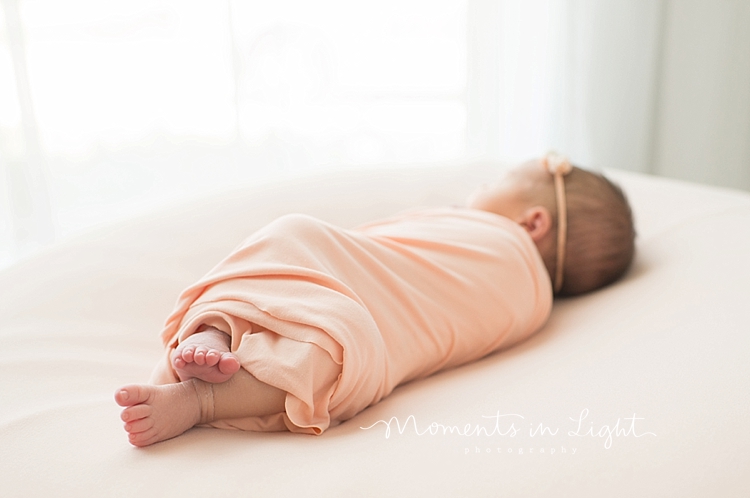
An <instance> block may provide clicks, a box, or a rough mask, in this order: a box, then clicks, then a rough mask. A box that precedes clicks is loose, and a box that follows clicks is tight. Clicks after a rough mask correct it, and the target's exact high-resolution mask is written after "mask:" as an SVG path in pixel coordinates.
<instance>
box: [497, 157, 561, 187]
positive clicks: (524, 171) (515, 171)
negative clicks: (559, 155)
mask: <svg viewBox="0 0 750 498" xmlns="http://www.w3.org/2000/svg"><path fill="white" fill-rule="evenodd" d="M505 177H506V178H509V179H513V180H528V181H530V182H534V183H536V182H538V181H542V182H546V181H547V180H549V179H550V177H551V175H550V174H549V172H548V171H547V170H546V168H545V166H544V163H543V162H542V161H541V160H539V159H531V160H529V161H525V162H523V163H520V164H518V165H516V166H514V167H512V168H510V169H509V170H508V171H507V172H506V174H505Z"/></svg>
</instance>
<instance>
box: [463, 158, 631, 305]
mask: <svg viewBox="0 0 750 498" xmlns="http://www.w3.org/2000/svg"><path fill="white" fill-rule="evenodd" d="M562 180H563V184H564V187H565V192H564V197H565V201H566V206H567V216H566V219H567V234H566V236H565V237H564V239H565V240H564V241H563V242H564V250H563V251H562V252H561V253H562V255H563V257H564V260H563V263H562V268H563V272H562V275H561V278H560V281H561V288H560V290H559V291H558V292H557V294H559V295H568V296H571V295H576V294H582V293H584V292H589V291H592V290H595V289H598V288H600V287H603V286H605V285H607V284H609V283H611V282H613V281H615V280H617V279H618V278H619V277H620V276H622V274H623V273H625V271H626V270H627V269H628V267H629V266H630V263H631V261H632V260H633V255H634V253H635V243H634V242H635V229H634V227H633V215H632V213H631V210H630V206H629V205H628V201H627V199H626V198H625V195H624V194H623V192H622V190H621V189H620V188H619V187H618V186H616V185H614V184H613V183H612V182H610V181H609V180H607V179H606V178H605V177H604V176H602V175H600V174H597V173H592V172H590V171H586V170H583V169H580V168H576V167H573V168H572V169H571V170H570V172H568V173H567V174H565V175H564V176H562ZM467 206H468V207H471V208H474V209H481V210H484V211H489V212H491V213H495V214H499V215H501V216H505V217H507V218H510V219H511V220H513V221H515V222H517V223H519V224H520V225H521V226H523V227H524V228H525V229H526V230H527V231H528V233H529V235H530V236H531V238H532V239H533V240H534V242H535V243H536V246H537V248H538V249H539V252H540V253H541V255H542V259H543V260H544V263H545V265H546V266H547V270H548V271H549V274H550V278H551V279H552V282H553V285H554V284H555V280H556V277H557V275H556V272H557V257H558V250H557V247H558V243H559V242H560V241H558V234H559V231H558V230H559V229H560V228H562V227H561V225H560V224H559V223H558V219H559V216H558V215H559V213H558V198H557V195H556V193H555V175H554V174H552V173H550V171H549V170H548V168H547V158H543V159H536V160H532V161H528V162H526V163H523V164H522V165H520V166H518V167H517V168H514V169H512V170H511V171H509V172H508V173H507V174H506V175H505V176H504V177H503V178H501V179H500V181H498V182H497V183H495V184H492V185H487V186H483V187H481V188H480V189H479V190H477V191H475V192H474V193H473V194H472V195H471V196H470V197H469V199H468V201H467Z"/></svg>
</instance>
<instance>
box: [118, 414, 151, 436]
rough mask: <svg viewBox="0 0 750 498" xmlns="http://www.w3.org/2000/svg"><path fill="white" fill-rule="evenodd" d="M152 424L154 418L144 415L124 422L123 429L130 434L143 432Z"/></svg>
mask: <svg viewBox="0 0 750 498" xmlns="http://www.w3.org/2000/svg"><path fill="white" fill-rule="evenodd" d="M153 426H154V418H153V417H146V418H142V419H140V420H135V421H133V422H127V423H126V424H125V430H126V431H128V432H129V433H130V434H137V433H139V432H145V431H147V430H149V429H151V428H152V427H153Z"/></svg>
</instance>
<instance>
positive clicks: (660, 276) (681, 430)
mask: <svg viewBox="0 0 750 498" xmlns="http://www.w3.org/2000/svg"><path fill="white" fill-rule="evenodd" d="M496 169H497V168H494V167H491V166H487V165H475V166H471V167H466V166H458V165H453V166H435V167H429V168H400V169H388V170H372V171H367V172H364V173H363V172H359V173H354V172H348V173H344V172H339V173H331V174H327V175H322V176H319V177H314V178H306V179H299V180H295V181H287V182H282V183H278V184H273V185H264V186H257V187H250V188H244V189H240V190H234V191H232V192H227V193H223V194H217V195H213V196H210V197H207V198H204V199H200V200H196V201H195V202H193V203H191V204H189V205H184V206H182V207H179V208H174V209H172V210H169V211H165V212H162V213H158V214H156V215H154V216H150V217H147V218H140V219H136V220H132V221H129V222H125V223H119V224H117V225H114V226H110V227H107V228H103V229H100V230H97V231H95V232H91V233H88V234H86V235H84V236H80V237H77V238H75V239H72V240H69V241H67V242H64V243H61V244H59V245H57V246H56V247H53V248H51V249H50V250H48V251H46V252H45V253H43V254H41V255H39V256H37V257H35V258H33V259H30V260H27V261H24V262H22V263H20V264H18V265H16V266H14V267H11V268H9V269H6V270H4V271H3V272H1V273H0V338H2V347H1V348H0V456H1V457H0V483H2V484H0V495H2V496H30V495H34V496H100V495H104V496H109V495H117V496H130V495H135V494H140V495H143V496H150V495H157V494H158V495H159V496H221V495H229V494H230V493H231V494H232V495H233V496H298V495H301V494H303V495H305V496H458V495H463V496H501V495H503V496H505V495H507V496H518V495H521V494H524V495H530V496H583V497H587V496H591V497H599V496H623V497H624V496H680V497H690V496H696V497H698V496H723V497H734V496H737V497H739V496H750V477H749V476H748V474H747V472H746V471H747V469H748V468H750V451H749V450H748V449H749V448H750V431H748V428H747V425H748V421H749V418H750V417H749V415H748V414H749V413H750V396H748V393H750V361H749V360H750V195H748V194H744V193H740V192H735V191H729V190H721V189H715V188H709V187H703V186H698V185H692V184H686V183H682V182H677V181H671V180H664V179H658V178H653V177H647V176H644V175H636V174H626V173H615V172H611V173H612V174H611V177H613V178H614V179H616V180H617V181H619V183H620V184H621V185H622V186H623V187H624V189H625V190H626V192H627V193H628V195H629V197H630V199H631V203H632V205H633V207H634V211H635V216H636V223H637V229H638V234H639V237H638V240H637V248H638V255H637V260H636V263H635V265H634V267H633V268H632V270H631V271H630V272H629V274H628V275H627V277H626V278H625V279H624V280H623V281H621V282H619V283H617V284H616V285H614V286H611V287H609V288H606V289H604V290H602V291H599V292H596V293H594V294H591V295H587V296H583V297H579V298H575V299H569V300H564V301H559V302H558V303H557V304H556V305H555V308H554V310H553V313H552V317H551V319H550V322H549V323H548V324H547V326H546V327H545V328H544V329H543V330H542V331H541V332H540V333H539V334H537V335H536V336H534V337H532V338H531V339H530V340H528V341H526V342H524V343H522V344H521V345H519V346H517V347H515V348H513V349H511V350H508V351H505V352H501V353H499V354H495V355H492V356H490V357H487V358H485V359H483V360H481V361H479V362H477V363H474V364H472V365H468V366H465V367H461V368H458V369H454V370H450V371H446V372H442V373H439V374H437V375H435V376H433V377H430V378H428V379H425V380H421V381H417V382H413V383H411V384H408V385H406V386H402V387H400V388H398V389H397V390H396V391H395V392H394V393H393V395H391V396H390V397H388V398H386V399H385V400H384V401H382V402H381V403H379V404H378V405H376V406H374V407H371V408H369V409H367V410H365V411H364V412H362V413H360V414H359V415H358V416H357V417H355V418H354V419H352V420H350V421H348V422H346V423H344V424H342V425H341V426H339V427H336V428H333V429H331V430H329V431H327V432H326V433H325V434H324V435H323V436H320V437H315V436H306V435H297V434H290V433H271V434H259V433H242V432H235V431H221V430H217V429H193V430H191V431H189V432H188V433H186V434H185V435H183V436H181V437H179V438H176V439H173V440H170V441H166V442H163V443H159V444H157V445H154V446H152V447H149V448H145V449H136V448H133V447H131V446H130V445H129V444H128V443H127V439H126V435H125V432H124V431H123V429H122V423H121V422H120V421H119V418H118V416H119V407H118V406H116V405H115V403H114V401H113V398H112V395H113V393H114V391H115V389H116V388H117V387H119V386H120V385H122V384H125V383H131V382H145V381H146V379H147V378H148V376H149V373H150V371H151V368H152V366H153V364H154V363H155V362H156V361H157V359H158V358H159V355H160V353H161V345H160V343H159V340H158V337H157V334H158V332H159V330H160V328H161V325H162V323H163V321H164V319H165V318H166V316H167V314H168V313H169V311H170V310H171V308H172V306H173V305H174V302H175V300H176V298H177V295H178V293H179V291H180V290H181V289H182V288H183V287H185V286H186V285H188V284H189V283H191V282H192V281H194V280H195V279H197V278H199V277H200V276H201V275H202V274H203V273H205V272H206V271H207V270H208V269H210V268H211V266H212V265H213V264H214V263H215V262H217V261H218V260H219V259H220V258H221V257H222V256H223V255H224V254H225V253H227V252H228V251H229V250H231V249H232V248H233V247H234V246H235V244H237V243H238V242H239V241H241V240H242V239H243V238H244V237H245V236H246V235H247V234H248V233H249V232H251V231H252V230H254V229H255V228H257V227H259V226H261V225H263V224H265V223H266V222H268V221H270V220H271V219H273V218H275V217H277V216H278V215H281V214H284V213H287V212H304V213H308V214H312V215H314V216H318V217H321V218H323V219H326V220H328V221H331V222H333V223H337V224H340V225H342V226H353V225H356V224H358V223H360V222H364V221H367V220H370V219H374V218H378V217H381V216H385V215H389V214H391V213H393V212H396V211H398V210H401V209H404V208H408V207H414V206H417V205H440V204H445V203H451V202H458V201H460V200H461V199H462V198H463V197H464V196H465V194H466V193H467V192H468V191H469V190H470V188H471V186H472V185H473V184H474V183H475V182H476V181H477V180H478V179H481V178H487V177H489V176H491V175H494V174H495V173H496ZM238 220H239V223H238ZM238 224H241V225H244V227H245V228H246V230H243V231H241V232H238V231H237V230H236V227H237V225H238ZM584 410H588V416H587V418H586V419H585V420H584V421H583V423H582V425H581V430H579V431H578V432H579V433H580V434H585V433H586V431H587V430H588V429H589V428H594V432H599V431H600V430H602V426H610V427H611V426H613V425H614V424H615V423H616V422H617V421H618V419H619V420H620V426H619V427H620V428H621V429H622V430H623V434H620V435H619V436H616V437H613V438H612V440H611V444H608V442H607V441H608V439H607V437H606V430H605V431H604V432H602V434H605V436H604V437H598V436H597V437H591V436H576V435H571V434H570V433H569V431H576V430H577V427H578V424H577V422H574V420H571V418H572V419H578V418H579V417H580V415H581V413H582V412H583V411H584ZM497 414H501V415H507V416H504V417H500V418H498V420H500V422H499V424H498V426H499V428H500V429H502V430H503V431H505V430H507V428H508V427H509V426H510V424H511V422H513V423H514V427H515V428H517V429H519V430H520V431H519V432H518V434H516V435H515V436H514V437H510V436H509V435H505V436H502V435H498V434H493V435H489V436H488V435H479V436H477V435H473V436H472V435H460V434H457V433H452V434H451V433H447V434H444V433H443V432H438V433H437V434H434V435H431V434H430V433H429V432H427V433H425V434H422V435H418V434H417V433H416V432H415V430H414V425H413V424H412V425H409V426H408V428H407V429H406V430H405V431H404V432H403V434H399V431H398V430H397V426H396V424H395V422H393V423H392V424H391V433H390V436H389V437H386V427H385V425H384V424H376V423H377V422H378V420H389V419H391V418H392V417H397V418H398V419H399V421H400V422H401V423H402V424H403V423H404V422H405V421H406V420H407V418H408V417H409V415H413V416H414V418H413V419H412V420H415V421H416V426H417V428H418V430H419V431H425V430H426V429H428V428H429V426H430V424H432V423H435V424H441V425H444V426H455V427H457V428H459V429H460V430H461V431H463V430H465V429H466V426H467V425H469V426H470V427H476V426H482V427H485V428H486V429H487V430H488V431H492V430H493V428H494V427H495V419H493V418H491V417H496V416H497ZM633 414H635V416H636V417H639V419H638V420H636V422H635V430H636V433H637V434H639V435H640V434H643V435H642V436H641V437H635V435H634V434H633V433H632V432H630V431H628V430H629V429H630V424H631V421H630V420H626V418H629V417H632V416H633ZM521 417H523V418H521ZM540 423H541V424H544V426H547V427H549V428H550V430H555V429H557V433H556V434H555V435H552V434H550V433H545V434H544V435H540V434H537V435H536V436H531V435H530V434H529V429H530V428H537V427H538V426H539V424H540ZM372 424H376V425H375V426H374V427H373V428H372V429H369V430H363V429H361V427H363V426H370V425H372ZM435 427H438V426H435ZM626 431H627V432H626ZM647 432H651V433H654V434H655V435H649V434H645V433H647ZM553 449H554V453H552V450H553ZM574 449H575V453H574ZM542 450H544V453H542Z"/></svg>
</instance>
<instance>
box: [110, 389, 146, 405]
mask: <svg viewBox="0 0 750 498" xmlns="http://www.w3.org/2000/svg"><path fill="white" fill-rule="evenodd" d="M150 397H151V394H150V390H149V389H148V386H139V385H136V384H134V385H130V386H125V387H123V388H121V389H120V390H119V391H117V392H116V393H115V401H116V402H117V404H118V405H120V406H133V405H138V404H141V403H145V402H146V401H148V400H149V398H150Z"/></svg>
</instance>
